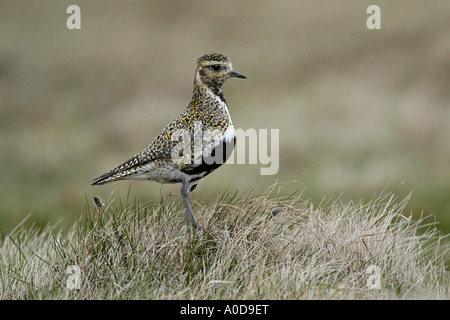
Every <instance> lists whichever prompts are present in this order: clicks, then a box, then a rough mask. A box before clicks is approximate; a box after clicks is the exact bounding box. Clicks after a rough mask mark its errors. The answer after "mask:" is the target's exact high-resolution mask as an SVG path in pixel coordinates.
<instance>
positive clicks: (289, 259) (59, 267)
mask: <svg viewBox="0 0 450 320" xmlns="http://www.w3.org/2000/svg"><path fill="white" fill-rule="evenodd" d="M280 188H281V186H280V184H274V185H273V186H271V187H270V188H269V189H268V190H267V191H266V192H265V193H263V194H260V195H255V194H253V191H251V190H249V191H247V192H243V193H238V192H231V191H227V192H225V193H223V194H222V195H220V196H218V197H217V199H216V200H214V201H211V202H210V203H208V204H207V205H202V204H200V203H195V204H194V211H195V213H196V216H197V218H198V221H199V222H200V223H203V224H207V225H208V226H209V227H208V230H207V232H205V233H198V232H196V233H194V234H192V235H188V234H187V233H186V226H185V221H184V219H185V217H184V212H183V211H184V208H183V206H182V202H181V201H179V199H177V198H175V199H174V198H172V197H165V198H162V199H161V201H160V202H149V203H139V202H137V201H135V202H134V203H128V200H127V201H126V203H121V202H119V203H117V201H115V200H114V199H113V195H112V194H111V195H110V197H109V198H108V199H106V200H105V201H104V202H103V201H101V200H100V199H96V201H95V204H94V202H91V201H90V200H89V202H88V206H87V214H86V215H83V216H80V218H79V219H78V220H77V221H76V222H75V223H74V224H73V225H71V226H70V227H68V228H66V229H64V230H62V229H61V228H58V227H57V226H55V225H47V226H46V227H44V228H42V229H39V228H37V227H32V228H25V227H23V225H19V226H18V227H17V228H15V229H14V230H13V231H12V232H11V233H10V234H8V235H7V236H6V237H4V239H3V240H2V241H1V242H0V299H410V298H437V299H446V298H448V287H449V275H448V272H447V271H446V269H445V262H446V259H448V253H449V246H448V242H447V241H446V240H447V237H445V236H442V235H440V234H439V233H438V232H437V231H436V229H435V227H434V225H432V224H425V223H424V219H423V218H422V219H420V220H418V221H413V220H411V218H410V217H408V216H405V214H404V213H403V208H404V207H405V205H406V203H407V201H408V200H409V197H407V198H405V199H404V200H402V201H399V200H398V199H397V198H396V196H395V195H394V194H393V193H385V194H383V195H380V196H379V197H377V198H376V199H375V200H372V201H368V202H363V201H360V202H357V203H353V202H350V203H347V204H344V203H342V202H341V201H340V200H339V199H337V200H329V201H323V202H322V203H320V204H319V205H318V206H316V205H314V204H313V203H312V202H311V201H307V200H303V199H302V198H301V195H298V193H296V194H293V195H290V196H280V194H281V192H280ZM71 266H76V267H75V268H77V270H78V271H77V272H79V273H78V274H77V277H78V279H79V280H81V282H80V283H79V284H80V287H79V289H69V288H68V287H67V285H68V283H72V284H73V283H74V282H70V281H73V280H74V277H73V274H71V273H70V272H68V270H70V269H68V268H73V267H71ZM369 266H375V267H372V268H375V269H376V270H377V272H378V273H379V276H380V277H379V279H380V284H381V286H380V289H373V288H372V289H371V288H369V287H370V283H371V282H370V281H371V276H373V275H374V274H371V273H370V269H369V270H368V268H369ZM375 275H376V274H375ZM72 288H73V287H72Z"/></svg>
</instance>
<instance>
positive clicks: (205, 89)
mask: <svg viewBox="0 0 450 320" xmlns="http://www.w3.org/2000/svg"><path fill="white" fill-rule="evenodd" d="M217 99H220V101H221V102H222V103H223V104H224V105H225V106H226V101H225V97H224V96H223V91H222V88H221V86H214V85H206V84H204V83H203V82H201V81H197V79H196V81H195V82H194V91H193V93H192V100H191V103H190V105H191V106H192V107H194V108H208V107H209V106H210V105H211V102H212V101H215V100H217Z"/></svg>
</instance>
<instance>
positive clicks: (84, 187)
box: [0, 0, 450, 236]
mask: <svg viewBox="0 0 450 320" xmlns="http://www.w3.org/2000/svg"><path fill="white" fill-rule="evenodd" d="M71 4H76V5H78V6H80V8H81V28H82V29H81V30H68V29H67V28H66V19H67V18H68V17H69V15H68V14H67V13H66V8H67V7H68V6H69V5H71ZM371 4H377V5H379V6H380V7H381V26H382V29H381V30H368V29H367V27H366V20H367V18H368V17H369V15H368V14H366V9H367V7H368V6H369V5H371ZM0 8H1V9H0V108H1V109H0V113H1V118H0V130H1V136H0V152H1V153H0V232H1V235H2V236H4V235H5V234H6V233H8V232H9V231H11V230H12V228H14V226H16V225H17V224H18V223H19V222H20V221H21V220H22V219H24V217H25V216H27V214H28V213H30V212H31V213H32V215H31V217H30V219H29V221H30V222H29V223H36V224H38V225H40V224H43V223H46V222H47V221H53V222H54V221H57V220H59V219H61V218H63V219H64V221H65V222H70V221H73V219H74V217H75V216H77V215H82V214H84V213H85V211H86V205H87V203H86V198H87V199H88V201H89V202H90V203H91V199H92V196H94V195H98V196H100V197H102V198H103V199H105V198H107V196H108V195H109V194H110V192H111V191H112V190H115V191H114V195H113V197H114V198H115V199H117V200H116V201H117V202H116V203H118V199H119V198H120V199H122V201H125V199H126V198H127V193H128V189H129V187H130V185H131V190H130V198H131V199H134V198H136V199H138V200H139V201H147V200H153V201H159V199H160V192H161V187H160V185H159V184H157V183H148V182H125V181H121V182H117V183H113V184H108V185H105V186H102V187H91V186H90V184H89V181H90V180H91V179H92V178H94V177H96V176H98V175H100V174H102V173H103V172H105V171H106V170H109V169H110V168H112V167H113V166H115V165H117V164H119V163H120V162H121V161H123V160H126V159H127V158H128V157H129V156H131V155H134V154H135V153H137V152H140V151H141V150H142V149H143V148H144V147H145V146H147V144H148V143H150V142H151V140H152V139H153V137H154V136H155V135H156V134H158V133H159V131H160V130H161V129H162V128H163V127H164V126H165V125H166V124H167V123H168V122H169V121H171V120H172V119H173V118H174V117H176V116H177V115H178V114H179V113H181V112H182V111H183V110H184V108H185V107H186V105H187V103H188V102H189V100H190V97H191V92H192V84H193V77H194V70H195V66H196V64H195V63H196V59H197V58H198V57H199V56H200V55H202V54H203V53H205V52H211V51H217V52H222V53H225V54H227V55H228V56H229V57H230V58H231V60H232V61H233V65H234V67H235V69H236V70H237V71H239V72H241V73H243V74H245V75H246V76H247V77H248V80H235V79H232V80H230V81H228V82H227V83H226V84H225V86H224V92H225V96H226V98H227V102H228V104H229V107H230V111H231V114H232V117H233V122H234V124H235V126H236V128H242V129H248V128H255V129H260V128H266V129H280V168H279V171H278V174H277V175H275V176H261V175H260V174H259V170H260V166H259V165H227V166H224V167H222V168H220V169H219V170H218V171H216V172H215V173H214V174H213V175H210V176H208V177H207V178H206V179H205V181H204V182H203V183H202V184H200V185H199V187H198V188H197V189H196V192H194V193H193V195H192V198H193V200H195V201H198V204H196V205H195V207H194V210H198V209H199V208H200V207H201V204H202V203H205V202H208V201H211V200H213V199H214V198H215V197H217V195H218V194H221V193H222V192H223V191H224V190H225V189H226V188H227V187H230V189H231V190H236V189H239V190H241V191H244V190H247V189H249V188H252V187H254V188H255V189H256V192H262V191H263V190H265V189H266V188H267V187H269V186H270V185H271V184H272V183H274V182H275V181H276V180H278V181H280V182H285V181H291V180H297V181H296V182H294V183H290V184H287V185H286V186H285V187H283V188H282V192H283V193H290V192H292V191H294V190H296V189H300V190H304V191H303V198H311V199H313V200H314V201H315V202H317V203H319V202H320V201H321V200H322V199H323V198H324V197H325V198H327V199H329V198H330V197H333V199H335V198H337V197H338V196H341V199H342V200H343V201H349V200H358V199H359V198H364V199H365V200H370V199H373V198H374V197H376V196H377V195H378V194H379V193H381V192H382V191H383V189H384V188H385V187H386V186H387V190H392V189H394V188H395V187H396V186H397V185H398V184H399V183H401V182H402V181H405V183H404V184H403V185H402V186H401V187H400V188H399V189H397V190H396V194H398V195H399V196H400V197H404V196H406V195H407V194H409V193H410V192H411V191H413V196H412V199H411V201H410V202H409V203H408V206H407V212H406V213H407V214H409V213H410V212H412V213H413V216H414V217H418V216H420V215H421V214H422V213H423V214H424V215H432V217H431V218H430V219H431V220H430V221H433V220H436V221H439V222H440V224H439V225H438V227H439V228H440V229H441V230H442V231H443V232H446V233H448V232H449V231H450V141H449V140H450V103H449V102H450V90H449V89H450V19H449V16H450V1H447V0H442V1H437V0H433V1H422V0H404V1H332V0H329V1H320V2H318V1H236V0H233V1H220V2H219V1H206V0H204V1H183V2H182V1H112V0H108V1H106V0H97V1H87V0H77V1H61V0H58V1H56V0H52V1H49V0H40V1H34V0H21V1H12V0H11V1H6V0H1V1H0ZM162 192H163V193H164V194H169V193H173V194H174V195H176V196H178V194H179V187H178V186H170V185H165V186H164V187H163V189H162ZM131 201H133V200H131Z"/></svg>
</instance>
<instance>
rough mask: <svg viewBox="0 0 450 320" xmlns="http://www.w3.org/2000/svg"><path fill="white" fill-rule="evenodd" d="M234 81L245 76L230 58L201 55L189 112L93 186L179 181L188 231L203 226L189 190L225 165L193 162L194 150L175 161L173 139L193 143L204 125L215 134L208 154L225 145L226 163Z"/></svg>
mask: <svg viewBox="0 0 450 320" xmlns="http://www.w3.org/2000/svg"><path fill="white" fill-rule="evenodd" d="M231 77H238V78H245V76H243V75H241V74H239V73H237V72H235V71H234V70H233V68H232V65H231V61H230V59H229V58H228V57H227V56H225V55H223V54H220V53H208V54H205V55H203V56H201V57H200V58H199V59H198V60H197V69H196V71H195V80H194V91H193V95H192V99H191V102H190V103H189V105H188V106H187V108H186V110H185V111H184V112H183V113H181V114H180V116H178V117H177V118H176V119H174V120H173V121H172V122H171V123H169V124H168V125H167V126H166V127H165V128H164V129H163V130H162V131H161V133H160V134H159V135H158V136H157V137H156V138H155V139H154V140H153V141H152V143H150V145H148V146H147V147H146V148H145V149H144V150H143V151H142V152H141V153H139V154H137V155H135V156H133V157H131V158H130V159H128V160H127V161H125V162H123V163H122V164H120V165H118V166H117V167H115V168H114V169H112V170H110V171H108V172H106V173H105V174H103V175H101V176H99V177H97V178H95V179H94V180H92V184H93V185H99V184H104V183H108V182H113V181H117V180H125V179H127V180H128V179H131V180H143V179H144V180H152V181H157V182H160V183H181V184H182V188H181V194H182V196H183V200H184V202H185V206H186V219H187V225H188V230H190V224H192V225H193V226H194V227H197V228H201V227H200V226H199V225H198V224H197V222H196V221H195V219H194V216H193V214H192V210H191V208H190V201H189V192H190V191H191V190H193V189H194V188H195V187H196V185H197V183H198V182H200V180H201V179H202V178H203V177H205V176H206V175H208V174H209V173H211V172H212V171H214V170H215V169H216V168H217V167H219V166H220V165H221V164H222V163H214V164H212V165H211V164H205V163H201V164H199V163H194V161H193V160H194V152H193V150H192V153H191V154H192V158H191V160H192V161H191V162H188V163H186V162H182V163H178V162H174V161H173V159H172V154H173V151H174V148H179V144H178V141H177V140H175V139H172V138H173V135H174V134H176V133H177V132H179V130H185V132H187V133H188V134H189V135H190V136H191V137H192V139H191V140H194V132H195V130H194V129H195V126H199V125H200V126H201V129H202V130H203V131H207V130H209V132H211V133H212V134H211V135H210V138H211V139H209V140H208V141H203V147H204V150H206V152H207V153H209V154H210V153H211V152H213V150H214V149H215V148H219V147H220V148H222V147H224V146H225V145H226V157H225V158H224V160H226V158H227V157H228V156H229V153H230V152H231V150H230V149H232V147H233V146H234V127H233V124H232V121H231V117H230V114H229V111H228V106H227V104H226V101H225V98H224V96H223V93H222V88H221V87H222V85H223V83H224V82H225V81H226V80H227V79H229V78H231ZM192 148H193V147H192Z"/></svg>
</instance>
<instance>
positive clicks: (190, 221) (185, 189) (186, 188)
mask: <svg viewBox="0 0 450 320" xmlns="http://www.w3.org/2000/svg"><path fill="white" fill-rule="evenodd" d="M194 188H195V185H194ZM190 191H191V186H190V185H189V183H188V182H183V185H182V187H181V197H182V198H183V201H184V206H185V207H186V223H187V230H188V233H190V232H191V227H190V226H191V225H192V226H194V227H195V228H197V229H199V230H205V228H204V227H202V226H201V225H199V224H198V223H197V221H195V218H194V213H193V212H192V208H191V201H190V200H189V192H190Z"/></svg>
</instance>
